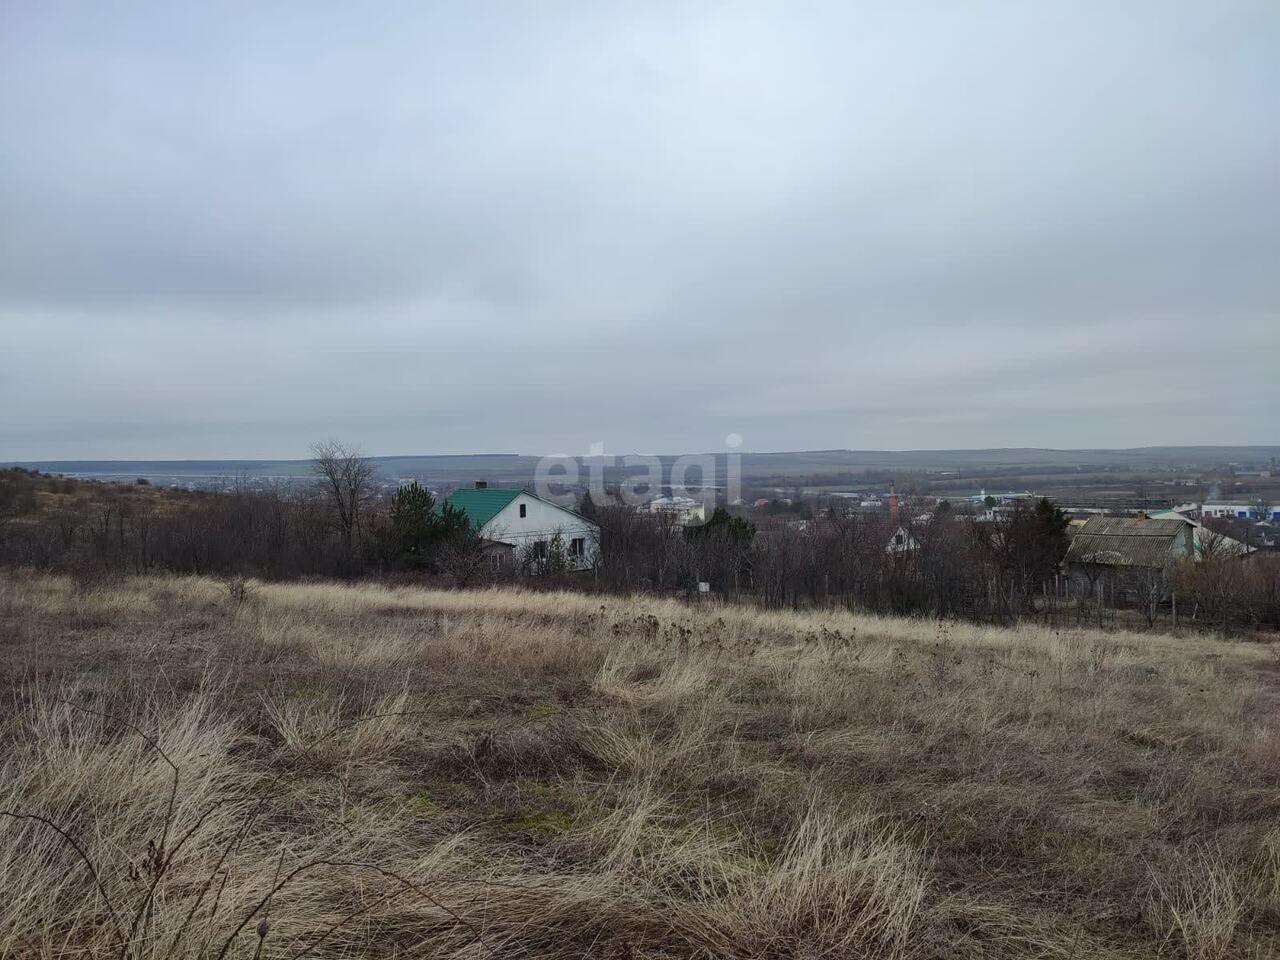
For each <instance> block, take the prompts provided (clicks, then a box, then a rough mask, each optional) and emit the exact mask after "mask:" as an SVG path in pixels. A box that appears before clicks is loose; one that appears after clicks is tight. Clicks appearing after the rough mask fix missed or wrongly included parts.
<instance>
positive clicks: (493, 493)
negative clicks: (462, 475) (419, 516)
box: [445, 490, 523, 532]
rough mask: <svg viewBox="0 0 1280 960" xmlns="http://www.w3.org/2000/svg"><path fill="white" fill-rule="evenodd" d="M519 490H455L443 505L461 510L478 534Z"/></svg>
mask: <svg viewBox="0 0 1280 960" xmlns="http://www.w3.org/2000/svg"><path fill="white" fill-rule="evenodd" d="M522 492H523V491H521V490H455V491H454V492H453V493H452V494H450V495H449V497H448V499H446V500H445V503H447V504H449V506H451V507H455V508H457V509H458V510H461V511H462V512H463V513H465V514H466V515H467V519H468V520H470V521H471V526H472V529H474V530H476V531H477V532H479V531H480V530H482V529H483V528H484V525H485V524H486V523H488V522H489V521H490V520H492V519H493V518H494V517H496V516H497V515H498V514H500V513H501V512H502V509H503V507H505V506H506V505H507V504H509V503H510V502H511V501H512V500H514V499H515V498H516V497H518V496H520V494H521V493H522Z"/></svg>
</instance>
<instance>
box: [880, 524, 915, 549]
mask: <svg viewBox="0 0 1280 960" xmlns="http://www.w3.org/2000/svg"><path fill="white" fill-rule="evenodd" d="M919 546H920V543H919V541H918V540H916V538H915V537H914V536H912V535H911V531H910V530H908V529H907V528H906V527H905V526H902V527H898V528H897V529H896V530H894V531H893V535H892V536H890V537H889V543H888V545H886V546H885V548H884V552H885V553H892V554H900V553H910V552H911V551H912V550H916V549H918V548H919Z"/></svg>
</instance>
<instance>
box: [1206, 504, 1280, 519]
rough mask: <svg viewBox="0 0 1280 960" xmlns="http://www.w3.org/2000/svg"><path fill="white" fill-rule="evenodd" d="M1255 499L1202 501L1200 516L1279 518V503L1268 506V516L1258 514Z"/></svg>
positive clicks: (1216, 517)
mask: <svg viewBox="0 0 1280 960" xmlns="http://www.w3.org/2000/svg"><path fill="white" fill-rule="evenodd" d="M1258 506H1259V504H1258V503H1257V501H1254V502H1253V503H1247V502H1241V501H1235V500H1233V501H1225V500H1222V501H1215V502H1211V503H1204V504H1202V505H1201V506H1200V516H1201V517H1213V518H1214V519H1219V520H1221V519H1229V520H1271V521H1276V520H1280V504H1272V505H1270V506H1269V507H1268V510H1267V512H1268V513H1270V514H1271V515H1270V516H1269V517H1262V516H1259V515H1258Z"/></svg>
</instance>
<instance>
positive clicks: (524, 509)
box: [520, 503, 529, 520]
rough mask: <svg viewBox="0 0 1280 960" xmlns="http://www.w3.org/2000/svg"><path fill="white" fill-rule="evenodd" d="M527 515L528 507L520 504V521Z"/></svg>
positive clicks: (525, 504)
mask: <svg viewBox="0 0 1280 960" xmlns="http://www.w3.org/2000/svg"><path fill="white" fill-rule="evenodd" d="M528 515H529V505H528V504H527V503H522V504H520V519H522V520H523V519H524V518H525V517H527V516H528Z"/></svg>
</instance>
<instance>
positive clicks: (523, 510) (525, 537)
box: [445, 481, 600, 570]
mask: <svg viewBox="0 0 1280 960" xmlns="http://www.w3.org/2000/svg"><path fill="white" fill-rule="evenodd" d="M445 503H447V504H448V505H449V506H451V507H454V508H455V509H458V510H461V511H462V512H463V513H465V514H466V515H467V519H468V520H470V521H471V529H472V530H474V531H475V532H476V534H477V535H478V536H479V537H481V538H482V539H484V540H488V541H491V542H492V543H494V544H504V545H507V546H510V547H511V548H512V550H510V551H505V553H510V554H513V555H514V557H513V560H514V563H515V564H516V566H517V568H521V567H524V566H525V565H526V562H528V561H532V562H534V563H536V562H537V561H538V560H539V559H545V558H546V557H547V556H548V555H549V552H550V550H551V549H552V542H553V541H554V539H555V537H556V535H557V534H559V536H560V543H561V545H562V547H563V550H564V557H565V560H566V561H567V563H568V567H569V569H570V570H589V569H591V568H592V567H595V566H597V565H598V564H599V562H600V527H599V526H597V525H596V524H594V523H592V522H591V521H590V520H588V519H587V518H586V517H584V516H582V515H581V514H579V513H575V512H574V511H573V510H569V509H567V508H565V507H562V506H560V505H559V504H555V503H552V502H551V501H550V500H544V499H543V498H542V497H539V496H537V495H536V494H533V493H529V491H527V490H510V489H508V490H498V489H493V490H491V489H489V487H488V485H487V484H486V483H485V482H484V481H479V482H477V483H476V485H475V487H474V488H473V489H464V490H455V491H454V492H453V493H452V494H450V496H449V498H448V499H447V500H445ZM493 555H494V556H495V557H502V556H503V555H504V551H493Z"/></svg>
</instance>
